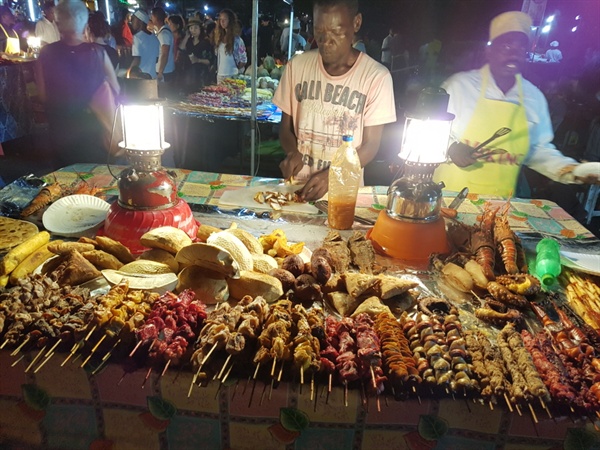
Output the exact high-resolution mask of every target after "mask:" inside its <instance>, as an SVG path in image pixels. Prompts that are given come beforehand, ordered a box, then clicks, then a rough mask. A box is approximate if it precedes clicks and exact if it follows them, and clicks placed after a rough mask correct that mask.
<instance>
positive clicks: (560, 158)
mask: <svg viewBox="0 0 600 450" xmlns="http://www.w3.org/2000/svg"><path fill="white" fill-rule="evenodd" d="M536 94H537V98H536V99H535V100H536V103H538V104H539V105H540V107H539V108H536V111H535V113H536V114H537V116H536V119H537V120H535V121H534V123H533V125H531V124H530V131H529V136H530V146H531V149H530V152H529V155H528V156H527V159H526V160H525V162H524V164H525V165H527V166H529V167H530V168H531V169H533V170H535V171H536V172H539V173H541V174H542V175H544V176H547V177H548V178H550V179H551V180H553V181H558V182H560V183H565V184H569V183H580V182H587V183H594V182H598V177H591V178H590V179H586V180H580V179H575V177H574V176H573V175H572V173H571V172H572V171H573V169H574V168H575V167H576V166H577V165H578V164H579V163H578V162H577V161H576V160H575V159H573V158H569V157H567V156H565V155H563V154H562V153H561V152H560V151H559V150H558V149H557V148H556V147H555V146H554V145H553V144H552V140H553V139H554V133H553V132H552V122H551V120H550V113H549V111H548V104H547V102H546V98H545V97H544V95H543V94H542V93H541V92H539V91H538V92H536Z"/></svg>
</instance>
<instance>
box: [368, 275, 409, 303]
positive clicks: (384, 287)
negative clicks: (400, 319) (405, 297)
mask: <svg viewBox="0 0 600 450" xmlns="http://www.w3.org/2000/svg"><path fill="white" fill-rule="evenodd" d="M377 278H379V279H380V280H381V284H380V286H379V297H380V298H381V299H382V300H387V299H389V298H392V297H395V296H396V295H401V294H404V293H405V292H408V290H409V289H412V288H415V287H417V286H418V285H419V284H418V283H416V282H413V281H409V280H403V279H402V278H398V277H393V276H391V275H378V276H377Z"/></svg>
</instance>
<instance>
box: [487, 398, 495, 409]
mask: <svg viewBox="0 0 600 450" xmlns="http://www.w3.org/2000/svg"><path fill="white" fill-rule="evenodd" d="M488 404H489V405H490V411H493V410H494V404H493V403H492V401H491V400H490V401H489V403H488Z"/></svg>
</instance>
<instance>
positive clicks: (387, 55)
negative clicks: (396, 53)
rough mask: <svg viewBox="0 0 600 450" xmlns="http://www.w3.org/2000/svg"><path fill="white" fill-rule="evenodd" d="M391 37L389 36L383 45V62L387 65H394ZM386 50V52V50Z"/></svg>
mask: <svg viewBox="0 0 600 450" xmlns="http://www.w3.org/2000/svg"><path fill="white" fill-rule="evenodd" d="M391 40H392V36H391V35H389V34H388V35H387V36H386V37H385V39H384V40H383V43H382V44H381V62H382V63H386V64H391V63H392V50H391V48H390V41H391ZM384 48H385V49H386V50H384Z"/></svg>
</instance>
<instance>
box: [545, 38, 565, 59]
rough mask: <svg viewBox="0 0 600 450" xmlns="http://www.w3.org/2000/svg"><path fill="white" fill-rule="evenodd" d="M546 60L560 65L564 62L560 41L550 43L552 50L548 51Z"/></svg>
mask: <svg viewBox="0 0 600 450" xmlns="http://www.w3.org/2000/svg"><path fill="white" fill-rule="evenodd" d="M546 59H547V60H548V62H549V63H559V62H561V61H562V59H563V55H562V52H561V51H560V50H559V49H558V41H552V42H550V48H549V49H548V50H547V51H546Z"/></svg>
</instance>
